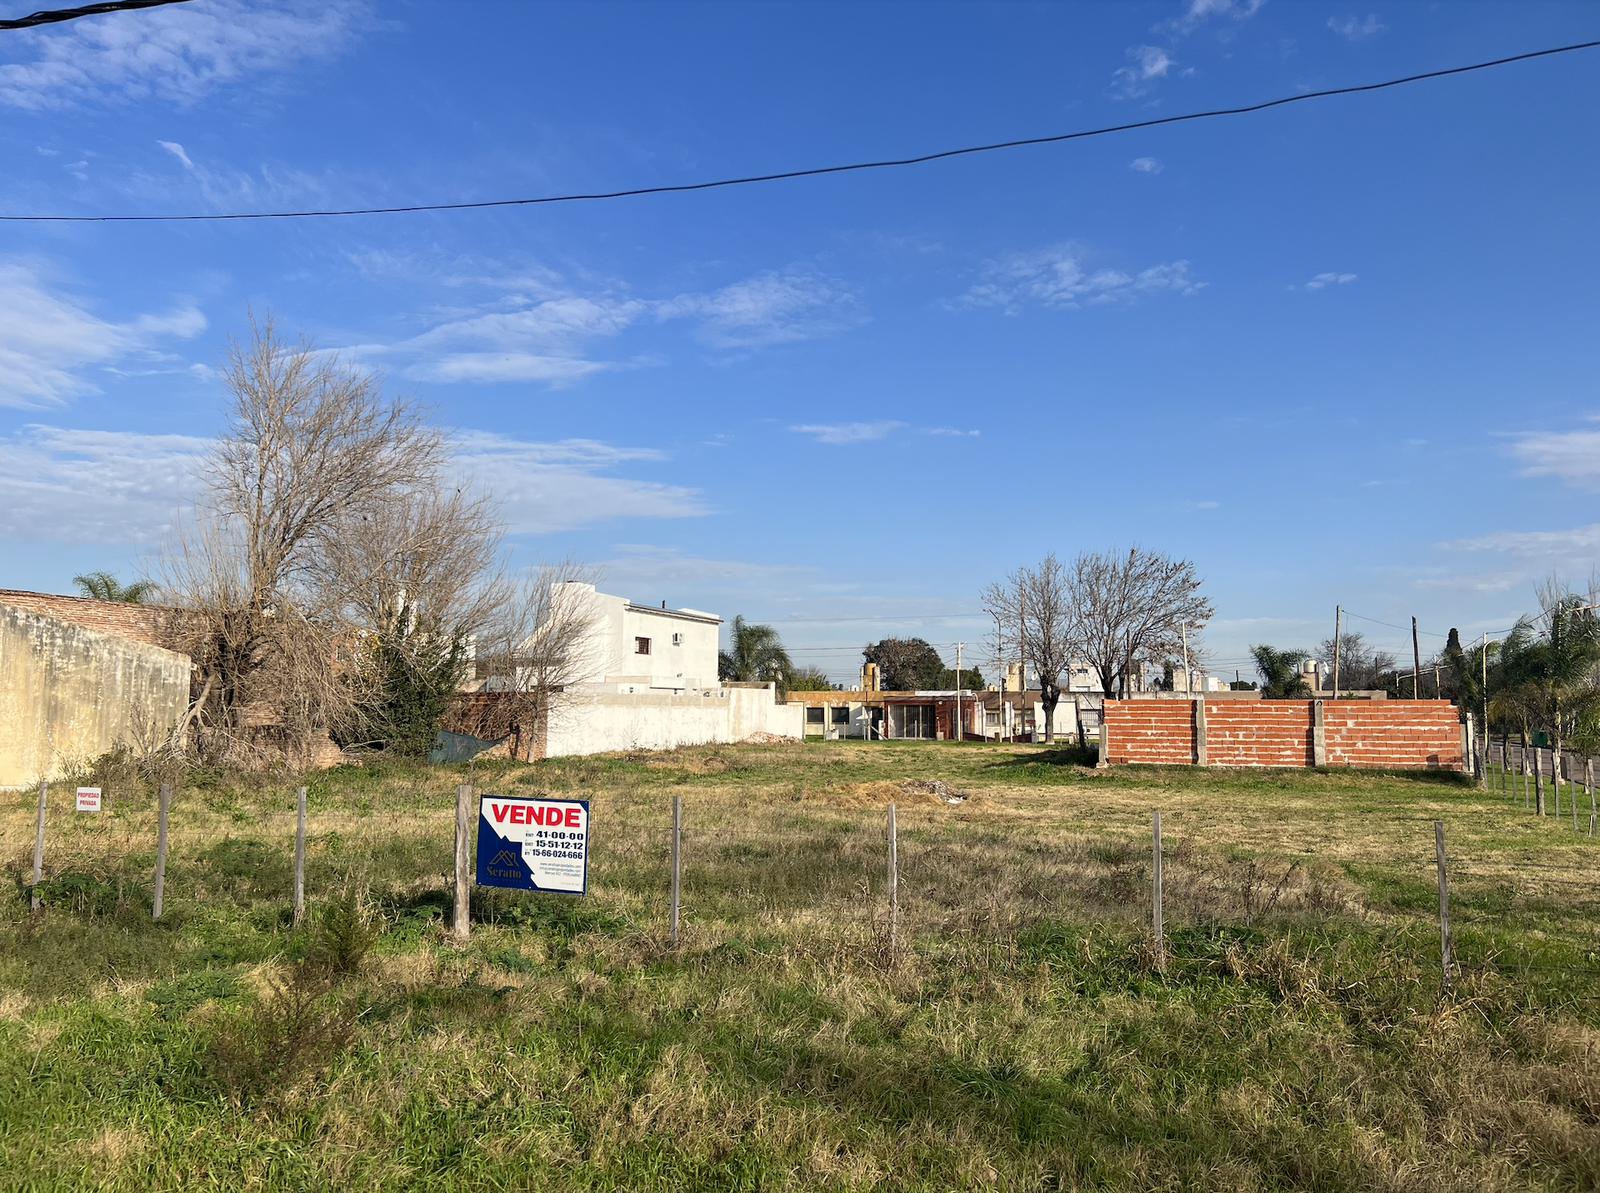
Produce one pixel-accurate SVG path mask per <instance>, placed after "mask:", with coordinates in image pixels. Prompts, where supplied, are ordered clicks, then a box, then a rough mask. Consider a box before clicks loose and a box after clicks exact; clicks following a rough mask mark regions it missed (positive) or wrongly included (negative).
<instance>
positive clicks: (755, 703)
mask: <svg viewBox="0 0 1600 1193" xmlns="http://www.w3.org/2000/svg"><path fill="white" fill-rule="evenodd" d="M758 733H765V734H773V735H776V736H779V737H786V738H792V739H794V740H795V741H799V740H801V739H802V737H803V736H804V733H805V710H804V709H802V708H801V707H800V706H799V705H788V704H778V703H777V702H776V700H775V699H774V696H773V691H772V689H771V688H770V687H766V688H708V689H705V690H702V691H686V692H633V693H628V692H615V691H587V692H573V693H571V694H570V698H568V699H566V700H565V701H563V702H562V703H561V705H560V706H559V707H557V708H555V709H553V710H552V711H551V716H550V727H549V732H548V734H547V736H546V741H545V755H546V757H550V758H560V757H565V756H567V755H571V754H605V753H610V752H612V751H615V750H672V749H676V748H677V747H679V746H694V745H708V744H712V743H717V742H737V741H743V740H745V739H746V738H748V737H751V736H753V735H755V734H758Z"/></svg>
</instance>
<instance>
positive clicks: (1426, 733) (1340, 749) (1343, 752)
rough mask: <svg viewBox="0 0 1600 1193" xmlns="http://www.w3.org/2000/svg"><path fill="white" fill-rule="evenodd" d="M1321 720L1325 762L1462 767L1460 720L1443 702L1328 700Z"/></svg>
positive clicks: (1446, 701)
mask: <svg viewBox="0 0 1600 1193" xmlns="http://www.w3.org/2000/svg"><path fill="white" fill-rule="evenodd" d="M1322 720H1323V724H1324V725H1325V726H1326V729H1325V733H1326V737H1327V742H1328V765H1329V766H1418V767H1428V768H1430V769H1439V770H1461V769H1463V768H1464V767H1465V765H1466V759H1465V758H1464V757H1463V756H1462V742H1461V721H1460V718H1459V716H1458V714H1457V712H1456V706H1455V705H1454V704H1452V703H1450V701H1448V700H1374V701H1365V700H1340V701H1337V702H1335V701H1332V700H1328V701H1325V702H1324V704H1323V712H1322ZM1396 758H1407V759H1411V760H1412V761H1409V762H1396V761H1394V759H1396Z"/></svg>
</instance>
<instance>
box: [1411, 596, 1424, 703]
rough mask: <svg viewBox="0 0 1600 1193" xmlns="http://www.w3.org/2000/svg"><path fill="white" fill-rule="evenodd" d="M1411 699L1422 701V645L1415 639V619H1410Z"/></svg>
mask: <svg viewBox="0 0 1600 1193" xmlns="http://www.w3.org/2000/svg"><path fill="white" fill-rule="evenodd" d="M1411 698H1412V699H1413V700H1420V699H1422V643H1421V641H1420V640H1419V639H1418V638H1417V619H1416V618H1415V617H1413V618H1412V619H1411Z"/></svg>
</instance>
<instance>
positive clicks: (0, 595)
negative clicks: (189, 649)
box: [0, 588, 172, 648]
mask: <svg viewBox="0 0 1600 1193" xmlns="http://www.w3.org/2000/svg"><path fill="white" fill-rule="evenodd" d="M0 605H10V606H11V607H12V608H13V609H21V610H23V611H24V612H25V613H42V614H44V615H45V616H46V617H55V618H59V619H60V620H62V621H65V622H68V623H70V624H72V625H78V626H82V627H83V628H84V629H86V630H98V631H99V632H100V633H102V634H115V635H116V636H117V637H119V638H132V639H133V640H134V641H136V642H143V643H146V644H147V645H150V646H164V647H168V648H170V647H171V645H172V643H171V642H170V641H169V640H168V637H167V635H166V634H165V633H164V632H163V630H164V625H165V621H166V619H167V617H168V616H169V615H170V613H171V612H172V611H171V610H168V609H163V608H161V607H160V606H158V605H130V604H128V603H127V602H125V601H94V600H90V599H88V598H87V597H71V596H55V595H53V594H51V593H48V592H22V591H19V590H17V589H13V588H0Z"/></svg>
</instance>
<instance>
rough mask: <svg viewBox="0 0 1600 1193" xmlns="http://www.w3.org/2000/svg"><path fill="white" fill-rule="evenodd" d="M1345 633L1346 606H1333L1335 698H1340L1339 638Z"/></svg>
mask: <svg viewBox="0 0 1600 1193" xmlns="http://www.w3.org/2000/svg"><path fill="white" fill-rule="evenodd" d="M1343 634H1344V607H1343V606H1342V605H1335V606H1334V607H1333V698H1334V699H1335V700H1338V699H1339V640H1340V638H1341V637H1343Z"/></svg>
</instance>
